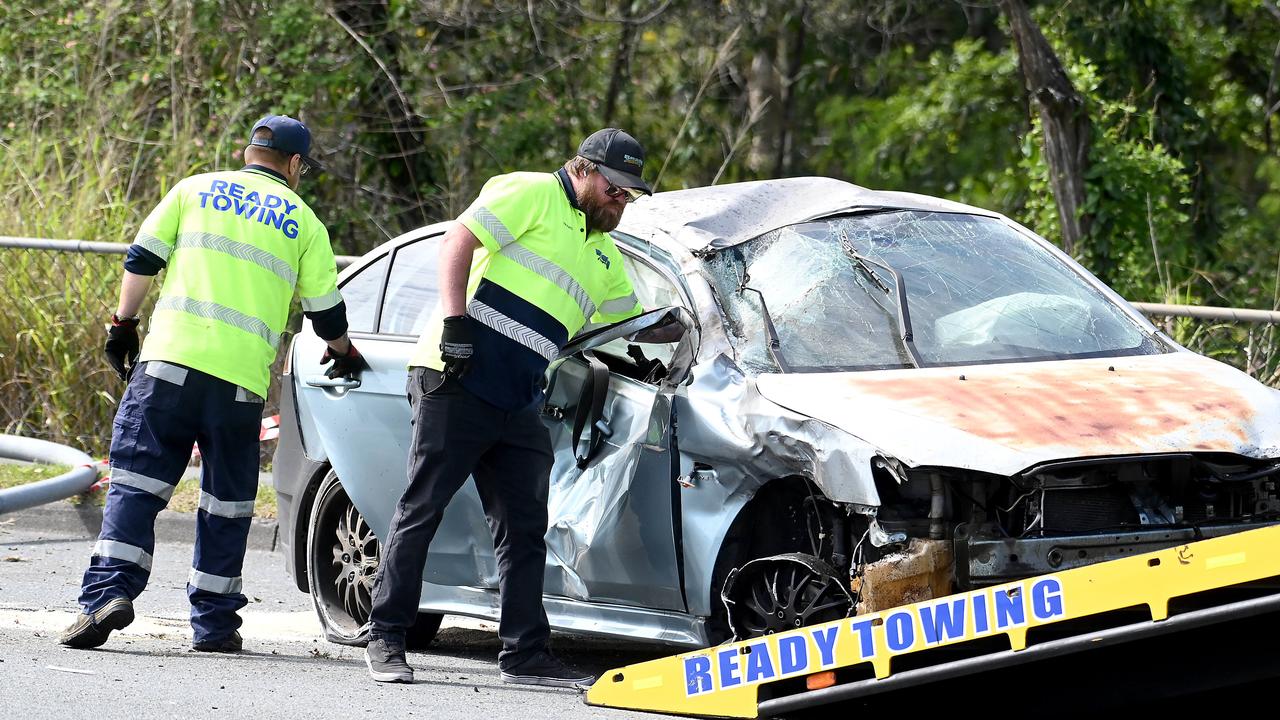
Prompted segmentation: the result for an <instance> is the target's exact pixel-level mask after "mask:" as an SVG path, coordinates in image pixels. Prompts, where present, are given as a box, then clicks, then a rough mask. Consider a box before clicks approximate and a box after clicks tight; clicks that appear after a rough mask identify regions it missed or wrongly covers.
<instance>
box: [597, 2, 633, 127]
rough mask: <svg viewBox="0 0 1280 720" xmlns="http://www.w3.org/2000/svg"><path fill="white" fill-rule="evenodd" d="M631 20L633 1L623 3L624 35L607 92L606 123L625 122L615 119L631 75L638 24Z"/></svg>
mask: <svg viewBox="0 0 1280 720" xmlns="http://www.w3.org/2000/svg"><path fill="white" fill-rule="evenodd" d="M630 20H631V3H630V2H624V3H622V28H621V30H622V32H621V35H622V37H621V38H619V42H618V48H617V55H615V56H614V59H613V74H612V75H611V76H610V77H609V90H608V92H606V93H605V102H604V122H605V124H606V125H612V126H619V125H622V124H623V123H620V122H618V121H617V120H616V119H615V113H616V112H617V111H618V95H619V94H620V93H621V92H622V85H623V83H625V82H626V81H627V79H628V78H629V77H630V76H631V68H630V62H631V42H632V38H634V37H635V34H636V26H635V25H634V24H632V23H631V22H630Z"/></svg>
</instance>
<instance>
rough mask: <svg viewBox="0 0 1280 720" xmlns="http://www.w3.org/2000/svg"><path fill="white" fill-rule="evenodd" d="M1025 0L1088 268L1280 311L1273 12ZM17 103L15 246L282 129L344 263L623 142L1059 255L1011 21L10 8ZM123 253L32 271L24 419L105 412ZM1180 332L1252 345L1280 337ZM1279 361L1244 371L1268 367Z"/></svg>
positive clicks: (563, 6) (665, 173)
mask: <svg viewBox="0 0 1280 720" xmlns="http://www.w3.org/2000/svg"><path fill="white" fill-rule="evenodd" d="M1028 5H1030V6H1031V9H1032V12H1033V16H1034V18H1035V20H1036V21H1037V23H1038V24H1039V26H1040V28H1041V29H1042V31H1043V32H1044V34H1045V35H1046V37H1047V38H1048V40H1049V41H1050V44H1051V45H1052V47H1053V48H1054V51H1055V52H1056V53H1057V55H1058V56H1059V58H1060V59H1061V60H1062V63H1063V66H1064V67H1065V69H1066V71H1067V73H1068V75H1069V76H1070V78H1071V80H1072V82H1073V84H1074V86H1075V89H1076V90H1077V92H1078V93H1079V94H1080V95H1081V96H1082V97H1083V98H1084V101H1085V104H1084V107H1085V111H1086V112H1087V113H1088V115H1089V120H1090V125H1091V128H1092V130H1091V144H1090V149H1089V156H1088V160H1089V171H1088V176H1087V178H1086V189H1085V190H1086V202H1085V205H1084V212H1085V213H1086V214H1087V216H1088V218H1089V220H1090V221H1091V229H1090V233H1089V235H1088V236H1087V237H1086V238H1085V239H1084V241H1083V242H1082V244H1081V246H1080V247H1079V248H1078V255H1079V257H1080V259H1081V260H1082V262H1084V263H1085V264H1086V266H1088V267H1089V268H1090V269H1092V270H1094V271H1095V272H1097V273H1098V274H1099V275H1100V276H1102V277H1103V278H1104V279H1105V280H1107V281H1108V282H1110V283H1112V284H1113V285H1114V286H1115V287H1116V289H1117V290H1119V291H1120V292H1121V293H1122V294H1124V295H1126V296H1128V297H1131V298H1133V299H1140V300H1180V301H1184V302H1205V303H1212V304H1219V305H1240V306H1250V307H1275V306H1276V304H1277V302H1278V301H1280V242H1278V241H1277V238H1276V233H1275V228H1276V227H1277V226H1280V151H1278V149H1277V148H1278V145H1280V112H1270V110H1271V109H1272V108H1273V107H1280V105H1278V103H1280V70H1278V69H1277V64H1276V62H1275V53H1276V48H1277V44H1276V38H1277V37H1278V36H1280V34H1278V33H1277V30H1280V20H1277V18H1276V17H1275V16H1274V15H1273V14H1272V11H1271V10H1270V9H1268V7H1267V6H1265V5H1264V4H1262V3H1257V2H1255V1H1254V0H1127V1H1126V2H1123V3H1117V2H1113V1H1112V0H1073V2H1070V3H1049V2H1034V1H1033V0H1028ZM0 87H3V88H4V89H5V95H4V97H5V101H4V109H5V111H6V112H5V113H4V114H3V116H2V117H0V234H5V235H25V236H37V237H51V238H80V239H85V240H112V241H120V242H127V241H129V240H130V239H131V238H132V235H133V233H134V232H135V230H136V227H137V225H138V223H139V222H140V221H141V219H142V217H144V216H145V214H146V213H147V212H148V211H149V210H150V209H151V207H152V206H153V205H154V203H155V202H156V200H157V199H158V198H159V197H160V196H161V195H162V194H163V193H164V191H165V190H166V189H167V188H168V187H169V186H170V185H171V184H172V183H173V182H174V181H175V180H176V179H177V178H180V177H182V176H185V175H187V174H190V173H194V172H200V171H205V170H212V169H221V168H226V167H235V166H237V165H238V164H239V163H240V152H241V149H242V148H243V146H244V144H245V142H246V135H247V133H248V131H249V126H250V124H251V123H252V121H253V120H255V119H256V118H257V117H259V116H261V115H263V114H265V113H267V112H287V113H289V114H292V115H295V116H298V117H301V118H302V119H304V120H305V121H306V122H307V123H308V125H309V126H310V127H311V128H312V129H313V131H314V132H315V135H316V145H317V151H318V152H317V154H318V155H319V156H320V158H321V160H322V161H324V162H325V164H326V165H327V166H328V168H329V172H328V173H326V174H325V175H324V176H322V177H321V178H320V179H319V180H318V181H316V182H308V183H307V184H306V185H305V186H304V187H303V189H302V193H303V196H304V197H305V198H307V200H308V202H309V203H310V204H311V205H312V206H313V207H314V208H315V209H316V210H317V212H318V214H319V215H320V216H321V217H322V218H323V219H324V220H325V221H326V223H327V224H328V226H329V228H330V234H331V236H332V237H333V238H334V243H335V249H336V250H337V251H338V252H339V253H353V254H355V253H361V252H364V251H366V250H369V249H371V248H372V247H374V246H375V245H377V244H378V243H380V242H382V241H383V240H384V239H386V238H387V237H389V236H393V235H396V234H398V233H400V232H403V231H405V230H408V229H411V228H413V227H417V226H419V225H421V224H424V223H427V222H435V221H439V220H444V219H449V218H452V217H454V216H456V215H457V213H459V212H460V211H461V210H462V209H464V208H465V207H466V206H467V205H468V204H469V202H470V201H471V199H472V198H473V197H474V196H475V194H476V192H477V191H478V189H479V188H480V186H481V185H482V184H483V183H484V181H485V180H486V179H487V178H489V177H490V176H491V175H494V174H496V173H500V172H507V171H511V170H517V169H545V170H550V169H552V168H554V167H556V166H557V165H559V164H560V163H561V162H563V161H564V160H565V159H566V157H568V156H569V155H570V154H571V153H572V151H573V149H574V148H575V147H576V145H577V143H578V142H579V140H580V139H581V138H582V137H583V136H585V135H586V134H587V133H589V132H591V131H592V130H595V129H596V128H598V127H601V126H605V125H615V126H620V127H625V128H627V129H628V130H630V131H631V132H632V133H633V134H634V135H636V136H637V137H638V138H640V140H641V141H642V142H643V143H644V144H645V146H646V147H647V149H648V153H649V161H648V168H647V174H648V176H649V177H650V178H651V179H656V178H659V177H660V178H661V181H660V187H661V189H674V188H680V187H690V186H697V185H704V184H708V183H711V182H734V181H743V180H755V179H760V178H767V177H774V176H777V175H804V174H820V175H830V176H834V177H839V178H843V179H846V180H849V181H851V182H854V183H857V184H859V185H863V186H867V187H873V188H882V189H893V190H905V191H912V192H922V193H927V194H934V195H940V196H943V197H947V198H950V199H954V200H958V201H961V202H966V203H970V204H974V205H978V206H981V207H986V208H991V209H994V210H998V211H1001V212H1004V213H1006V214H1008V215H1009V216H1010V217H1012V218H1014V219H1015V220H1018V221H1020V222H1022V223H1024V224H1026V225H1027V226H1029V227H1031V228H1032V229H1034V230H1036V231H1038V232H1040V233H1041V234H1043V235H1044V236H1045V237H1048V238H1049V239H1051V240H1055V239H1058V238H1059V230H1058V216H1057V208H1056V204H1055V199H1054V197H1053V193H1052V191H1051V187H1050V184H1049V181H1048V180H1049V169H1048V167H1047V166H1046V163H1045V160H1044V158H1043V156H1042V152H1041V149H1042V147H1043V145H1042V143H1043V137H1042V134H1041V133H1042V129H1041V127H1040V122H1039V118H1038V115H1037V112H1036V108H1035V105H1034V104H1033V103H1032V102H1031V98H1029V97H1028V95H1027V91H1026V90H1025V87H1024V79H1023V74H1022V70H1021V68H1020V67H1019V64H1018V55H1017V52H1016V49H1015V48H1014V46H1013V44H1012V41H1011V38H1010V35H1009V29H1008V27H1007V23H1006V22H1005V20H1004V17H1003V16H1002V14H1001V12H1000V4H999V3H972V2H959V1H949V2H940V3H917V2H908V1H907V0H866V1H865V2H860V3H823V2H814V1H813V0H799V1H796V0H722V1H720V2H702V1H695V0H674V1H673V2H668V1H667V0H627V2H624V3H605V2H602V1H601V0H585V1H583V2H537V3H530V2H528V1H527V0H433V1H432V2H424V1H422V0H388V1H386V2H382V1H380V0H327V1H326V2H325V3H314V2H301V1H299V0H280V1H278V2H270V3H268V2H263V0H207V1H206V0H138V1H126V0H105V1H104V2H98V3H85V2H83V1H81V0H38V1H37V2H18V3H0ZM117 260H118V259H116V258H112V259H110V260H109V261H106V262H104V264H103V265H102V266H101V267H99V266H97V265H96V264H95V263H97V262H98V261H97V260H93V261H89V263H88V265H87V266H86V267H83V268H64V267H61V266H57V267H55V265H56V263H53V261H50V260H41V261H40V262H41V263H45V265H46V266H47V267H45V266H42V267H41V268H40V269H39V270H37V271H36V272H34V274H30V275H27V274H22V273H19V272H17V269H18V268H17V265H18V264H17V263H11V264H10V265H8V266H7V268H6V269H7V272H6V273H5V275H4V279H3V284H4V290H5V292H6V293H7V295H8V296H9V297H11V298H22V299H24V311H23V312H24V314H23V315H21V316H14V315H13V314H12V313H11V314H9V317H7V318H0V372H2V373H3V374H2V375H0V379H2V380H3V382H4V383H5V384H4V385H3V386H0V389H3V390H4V392H5V393H7V394H8V397H9V398H11V400H10V401H9V404H10V405H11V406H15V407H18V408H19V409H20V411H21V412H20V413H18V414H19V416H20V417H21V418H22V420H21V421H20V423H19V425H20V426H21V428H22V429H23V430H38V431H42V432H50V433H62V434H63V435H64V436H66V437H80V436H82V435H87V434H90V433H92V432H93V428H94V427H95V426H101V425H102V424H104V422H107V420H104V419H103V418H104V415H105V417H106V418H108V419H109V411H110V407H111V405H112V403H113V398H111V397H110V396H109V394H108V393H106V392H105V391H104V392H100V393H94V392H89V393H86V392H84V391H83V388H84V387H93V388H106V387H110V384H109V378H107V377H105V376H104V374H103V372H102V369H101V367H100V363H98V361H97V359H96V353H97V347H96V344H97V342H98V341H99V338H98V337H97V329H96V328H95V327H94V323H95V322H98V319H99V318H101V317H103V316H104V315H105V314H106V313H107V312H109V310H110V307H109V306H110V305H111V304H112V303H113V302H114V295H115V292H116V286H115V283H116V282H117V280H118V272H119V269H118V268H119V265H118V262H117ZM31 262H32V261H27V264H28V265H30V264H31ZM49 278H55V281H54V282H53V283H52V285H51V283H50V281H49ZM63 278H73V280H69V281H68V280H64V279H63ZM1192 327H1195V329H1187V328H1192ZM70 328H76V330H75V333H74V334H75V335H76V337H75V339H68V335H69V333H71V331H70V330H69V329H70ZM1170 330H1171V331H1173V332H1178V333H1183V332H1185V333H1187V334H1186V335H1185V336H1183V337H1185V338H1186V339H1187V340H1188V342H1192V341H1194V342H1195V343H1200V344H1201V345H1197V347H1201V348H1202V349H1207V350H1208V351H1210V352H1213V353H1216V352H1219V351H1222V352H1224V353H1228V354H1231V357H1236V358H1238V357H1239V355H1238V353H1239V352H1241V350H1240V349H1241V348H1248V347H1250V346H1251V345H1250V344H1251V343H1255V342H1256V343H1260V344H1259V346H1258V347H1265V345H1266V343H1267V342H1269V340H1268V336H1263V335H1261V334H1252V333H1246V334H1240V332H1236V334H1235V335H1232V334H1230V333H1229V332H1227V331H1226V330H1221V331H1219V330H1214V331H1212V332H1210V331H1209V330H1207V329H1205V328H1203V327H1200V326H1190V325H1188V326H1186V328H1184V327H1183V326H1182V325H1181V324H1176V327H1175V325H1171V326H1170ZM60 334H61V335H60ZM1264 355H1266V353H1262V352H1258V353H1254V354H1252V355H1250V356H1249V358H1246V359H1244V360H1241V361H1240V362H1239V363H1238V364H1240V365H1242V366H1248V367H1250V368H1251V369H1252V370H1253V371H1256V372H1259V373H1265V372H1267V370H1266V368H1268V367H1274V365H1268V364H1267V362H1263V361H1257V358H1258V357H1263V356H1264Z"/></svg>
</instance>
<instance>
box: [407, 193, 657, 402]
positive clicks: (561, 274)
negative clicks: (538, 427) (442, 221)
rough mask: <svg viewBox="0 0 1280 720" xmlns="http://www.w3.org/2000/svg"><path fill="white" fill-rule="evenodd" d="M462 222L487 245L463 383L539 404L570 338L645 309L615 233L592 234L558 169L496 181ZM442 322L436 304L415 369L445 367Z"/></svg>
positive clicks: (471, 304)
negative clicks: (553, 362) (544, 377)
mask: <svg viewBox="0 0 1280 720" xmlns="http://www.w3.org/2000/svg"><path fill="white" fill-rule="evenodd" d="M458 222H460V223H462V224H463V225H465V226H466V227H467V229H469V230H470V231H471V232H472V233H474V234H475V236H476V238H478V239H479V240H480V243H481V245H483V247H481V248H479V249H478V250H476V252H475V255H474V256H473V258H472V262H471V273H470V276H469V277H468V281H467V316H468V317H470V318H471V319H472V320H474V321H475V322H473V323H472V327H473V329H474V332H473V336H474V337H473V342H474V345H475V355H474V356H473V357H472V360H471V364H470V368H469V370H468V371H467V374H466V375H465V376H463V378H462V384H463V385H464V386H465V387H466V388H467V389H468V390H470V391H471V392H472V393H474V394H475V395H477V396H479V397H480V398H481V399H483V400H485V401H487V402H489V403H491V404H493V405H496V406H498V407H501V408H504V409H508V410H515V409H520V408H524V407H527V406H529V405H530V404H532V403H534V402H537V401H538V400H539V399H540V398H541V394H542V393H541V388H540V383H541V380H542V375H543V373H544V372H546V369H547V364H548V363H549V362H550V361H551V360H554V359H555V358H556V357H557V355H558V354H559V352H560V349H561V348H563V347H564V346H565V345H566V344H567V343H568V341H569V339H570V338H572V337H573V336H574V335H577V334H578V333H579V332H581V331H582V330H583V329H584V328H587V326H588V325H591V326H594V325H604V324H609V323H615V322H620V321H622V320H626V319H627V318H629V317H633V316H635V315H638V314H639V313H640V312H641V311H642V310H643V308H642V307H641V306H640V303H639V302H638V301H637V299H636V296H635V293H634V292H633V291H632V288H631V281H630V279H628V278H627V273H626V270H625V268H624V267H623V264H622V254H621V253H620V252H619V251H618V248H617V246H615V245H614V243H613V238H612V237H610V236H609V234H608V233H603V232H599V231H592V232H587V219H586V215H585V214H584V213H583V212H582V211H581V210H579V209H578V208H577V207H576V206H575V204H574V203H573V202H571V201H570V199H569V195H568V194H567V191H566V188H565V186H564V185H563V184H562V182H561V179H560V177H559V176H558V175H557V174H556V173H532V172H518V173H511V174H508V175H499V176H497V177H494V178H492V179H490V180H489V182H487V183H485V186H484V188H483V189H482V190H481V191H480V195H479V197H477V198H476V200H475V202H473V203H472V204H471V207H469V208H467V210H466V211H465V212H464V213H463V214H462V216H461V217H459V218H458ZM443 322H444V317H443V311H442V310H441V308H440V306H439V305H437V306H436V311H435V314H434V315H433V316H432V318H431V320H430V322H429V323H428V324H427V328H426V332H424V333H423V334H422V337H421V338H420V339H419V341H418V345H417V347H416V348H415V350H414V354H413V358H412V360H411V361H410V363H409V365H410V367H429V368H432V369H435V370H441V369H443V368H444V365H443V363H442V361H441V359H440V336H441V332H442V329H443Z"/></svg>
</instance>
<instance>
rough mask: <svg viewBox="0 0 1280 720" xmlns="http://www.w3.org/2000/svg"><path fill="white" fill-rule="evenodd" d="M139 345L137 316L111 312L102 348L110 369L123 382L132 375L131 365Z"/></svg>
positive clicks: (135, 357)
mask: <svg viewBox="0 0 1280 720" xmlns="http://www.w3.org/2000/svg"><path fill="white" fill-rule="evenodd" d="M139 345H140V343H139V341H138V318H136V317H133V318H120V317H117V316H116V315H114V314H113V315H112V316H111V324H110V325H108V326H107V344H106V345H105V346H104V347H103V348H102V349H103V351H104V352H106V354H107V362H108V363H110V364H111V369H112V370H115V371H116V374H117V375H119V376H120V379H121V380H124V381H125V382H128V381H129V377H130V376H131V375H133V367H134V365H135V364H136V363H137V362H138V348H139Z"/></svg>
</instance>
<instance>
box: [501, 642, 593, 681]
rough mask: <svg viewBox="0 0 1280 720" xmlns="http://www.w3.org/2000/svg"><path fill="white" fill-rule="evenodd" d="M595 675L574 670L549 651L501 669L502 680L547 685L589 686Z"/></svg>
mask: <svg viewBox="0 0 1280 720" xmlns="http://www.w3.org/2000/svg"><path fill="white" fill-rule="evenodd" d="M595 680H596V677H595V675H588V674H587V673H584V672H580V671H578V670H574V669H572V668H570V667H569V666H567V665H565V664H564V663H562V662H560V660H559V659H557V658H556V656H554V655H552V654H551V653H549V652H545V651H543V652H538V653H534V654H533V655H531V656H530V657H529V658H528V659H526V660H522V661H520V662H518V663H516V664H514V665H512V666H511V667H508V668H505V669H503V670H502V682H506V683H515V684H517V685H547V686H549V687H565V688H578V687H590V685H591V683H593V682H595Z"/></svg>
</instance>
